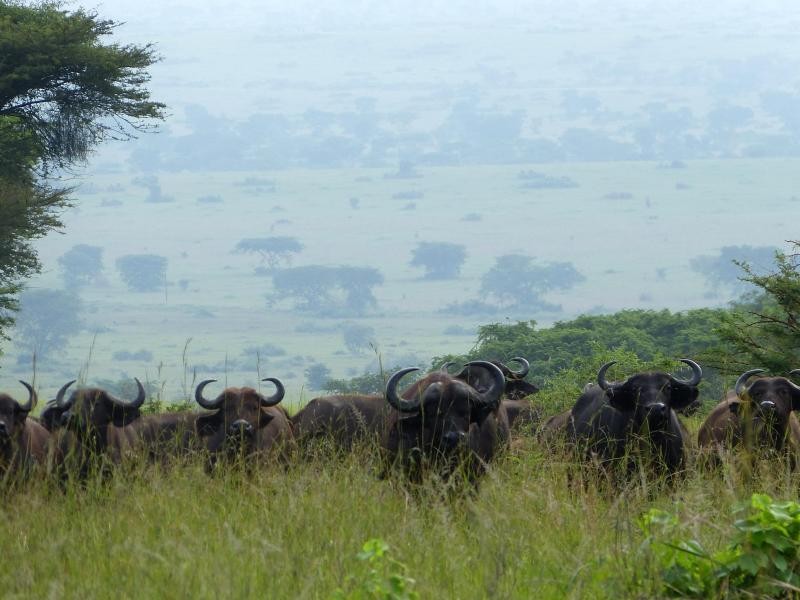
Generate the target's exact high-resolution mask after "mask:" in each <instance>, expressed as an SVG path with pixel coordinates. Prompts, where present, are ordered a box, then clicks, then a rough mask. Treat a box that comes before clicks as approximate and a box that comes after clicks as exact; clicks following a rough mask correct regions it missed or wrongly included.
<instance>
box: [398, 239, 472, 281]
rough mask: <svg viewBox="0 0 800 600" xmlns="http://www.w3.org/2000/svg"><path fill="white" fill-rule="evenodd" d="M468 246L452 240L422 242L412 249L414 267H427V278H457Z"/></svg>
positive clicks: (411, 262)
mask: <svg viewBox="0 0 800 600" xmlns="http://www.w3.org/2000/svg"><path fill="white" fill-rule="evenodd" d="M466 258H467V250H466V247H465V246H464V245H462V244H452V243H450V242H420V243H419V244H417V247H416V248H414V249H413V250H412V251H411V261H410V262H409V263H408V264H409V265H411V266H412V267H422V268H424V269H425V279H457V278H458V275H459V273H460V272H461V267H462V265H463V264H464V260H465V259H466Z"/></svg>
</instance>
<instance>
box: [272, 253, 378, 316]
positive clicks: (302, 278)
mask: <svg viewBox="0 0 800 600" xmlns="http://www.w3.org/2000/svg"><path fill="white" fill-rule="evenodd" d="M382 283H383V275H381V273H380V271H378V270H377V269H374V268H372V267H347V266H340V267H328V266H323V265H308V266H304V267H293V268H290V269H281V270H279V271H276V272H274V273H273V274H272V284H273V287H274V288H275V291H274V293H273V295H272V296H271V297H269V298H268V299H269V300H270V301H273V302H274V301H281V300H286V299H288V300H292V301H293V302H294V308H295V309H297V310H301V311H307V312H310V313H313V314H317V315H320V316H351V317H360V316H363V315H365V314H366V313H367V311H369V310H370V309H373V308H375V307H376V306H377V304H378V301H377V299H376V298H375V296H374V294H373V293H372V288H374V287H375V286H376V285H380V284H382Z"/></svg>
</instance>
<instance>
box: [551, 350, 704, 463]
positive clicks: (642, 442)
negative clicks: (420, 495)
mask: <svg viewBox="0 0 800 600" xmlns="http://www.w3.org/2000/svg"><path fill="white" fill-rule="evenodd" d="M681 362H683V363H685V364H687V365H689V366H690V367H691V369H692V378H691V379H689V380H688V381H683V380H680V379H676V378H675V377H673V376H672V375H670V374H669V373H662V372H649V373H637V374H636V375H632V376H631V377H629V378H628V379H626V380H625V381H622V382H614V383H609V382H608V381H607V380H606V378H605V373H606V371H607V370H608V369H609V368H610V367H611V366H612V365H613V364H615V363H616V361H613V362H610V363H606V364H604V365H603V366H602V367H601V368H600V370H599V371H598V373H597V384H598V385H596V386H587V387H586V388H584V392H583V394H581V396H580V398H579V399H578V401H577V402H576V403H575V405H574V406H573V407H572V410H571V413H570V417H569V418H568V419H567V423H566V428H567V439H568V441H569V442H570V443H571V444H574V445H575V446H576V447H578V448H579V449H581V450H582V453H583V454H584V456H585V457H586V458H589V459H592V460H597V461H599V462H600V463H601V464H610V463H612V462H617V461H625V463H624V466H625V467H626V468H627V469H628V470H629V471H631V470H633V469H635V468H636V464H635V461H634V458H635V457H638V456H639V455H644V457H646V458H649V459H650V460H651V461H652V462H653V463H654V466H655V468H656V469H657V470H658V471H660V472H662V473H665V474H669V475H671V474H674V473H677V472H678V471H680V470H682V469H683V467H684V464H685V450H684V444H686V443H688V434H687V432H686V429H685V428H684V426H683V424H682V423H681V422H680V421H679V420H678V417H677V415H676V414H675V411H676V410H680V409H681V408H683V407H686V406H689V405H690V404H691V403H692V402H693V401H694V400H695V399H696V398H697V396H698V389H697V385H698V384H699V383H700V380H701V378H702V375H703V373H702V370H701V369H700V366H699V365H698V364H697V363H695V362H694V361H691V360H688V359H685V358H684V359H681Z"/></svg>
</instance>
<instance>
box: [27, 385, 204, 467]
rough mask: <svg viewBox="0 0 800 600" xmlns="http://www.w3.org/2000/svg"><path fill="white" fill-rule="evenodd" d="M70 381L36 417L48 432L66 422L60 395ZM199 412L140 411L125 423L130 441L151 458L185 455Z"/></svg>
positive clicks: (163, 459)
mask: <svg viewBox="0 0 800 600" xmlns="http://www.w3.org/2000/svg"><path fill="white" fill-rule="evenodd" d="M73 383H75V381H74V380H73V381H68V382H67V383H66V384H64V385H63V386H62V387H61V389H60V390H59V391H58V393H57V394H56V398H55V399H54V400H51V401H50V402H48V403H47V406H46V408H45V410H44V411H42V414H41V415H40V417H39V420H40V422H41V424H42V425H43V426H44V427H45V428H46V429H47V430H48V431H50V432H55V431H57V430H59V429H62V428H63V427H64V426H65V425H66V420H65V419H64V417H63V415H64V413H65V412H66V411H67V408H66V406H65V404H67V403H66V402H64V400H63V398H64V395H65V394H66V391H67V389H68V388H69V387H70V386H71V385H72V384H73ZM198 416H199V414H198V413H196V412H193V411H178V412H167V413H160V414H146V415H140V416H139V417H138V418H135V419H133V420H132V421H131V422H130V423H129V424H128V425H127V426H128V427H130V428H131V429H130V430H129V432H128V433H132V434H133V436H132V445H133V446H135V447H136V448H137V450H141V451H142V453H143V454H144V455H145V457H146V458H147V459H149V460H150V461H151V462H161V463H162V464H166V463H168V462H170V461H171V460H172V459H173V458H175V457H178V456H185V455H187V454H188V453H189V452H191V451H192V450H196V449H197V446H196V444H194V438H196V436H195V421H196V420H197V417H198Z"/></svg>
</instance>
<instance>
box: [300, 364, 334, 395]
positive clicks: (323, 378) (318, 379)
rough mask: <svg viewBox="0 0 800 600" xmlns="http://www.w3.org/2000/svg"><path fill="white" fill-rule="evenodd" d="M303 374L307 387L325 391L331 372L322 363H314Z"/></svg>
mask: <svg viewBox="0 0 800 600" xmlns="http://www.w3.org/2000/svg"><path fill="white" fill-rule="evenodd" d="M303 374H304V375H305V376H306V382H307V383H308V387H309V388H311V389H312V390H322V389H325V384H326V383H327V382H328V380H329V379H330V377H331V370H330V369H329V368H328V367H326V366H325V365H324V364H322V363H314V364H313V365H311V366H310V367H308V368H307V369H306V370H305V371H304V372H303Z"/></svg>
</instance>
